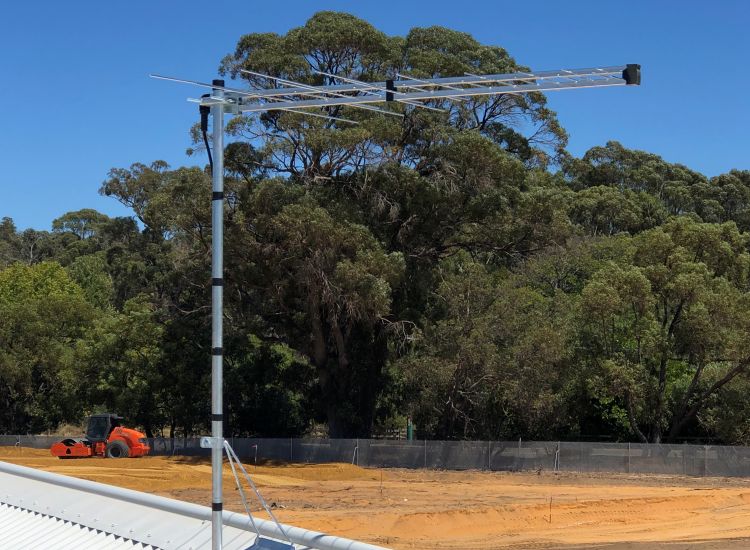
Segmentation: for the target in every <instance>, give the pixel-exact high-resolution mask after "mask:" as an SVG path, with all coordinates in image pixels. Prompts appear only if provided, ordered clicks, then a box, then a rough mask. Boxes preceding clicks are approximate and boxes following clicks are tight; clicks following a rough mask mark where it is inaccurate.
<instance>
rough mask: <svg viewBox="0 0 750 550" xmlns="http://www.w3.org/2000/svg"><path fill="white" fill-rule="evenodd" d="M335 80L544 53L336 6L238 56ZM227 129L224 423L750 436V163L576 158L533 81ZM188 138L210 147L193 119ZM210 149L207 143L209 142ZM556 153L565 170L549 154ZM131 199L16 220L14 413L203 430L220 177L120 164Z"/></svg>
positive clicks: (614, 153)
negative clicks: (214, 209)
mask: <svg viewBox="0 0 750 550" xmlns="http://www.w3.org/2000/svg"><path fill="white" fill-rule="evenodd" d="M243 69H250V70H256V71H259V72H264V73H268V74H271V75H275V76H280V77H283V78H291V79H294V80H300V81H303V82H308V83H313V84H321V83H332V82H333V81H332V80H331V79H330V78H329V77H324V76H322V75H321V74H319V73H318V72H316V71H324V72H329V73H337V74H342V75H348V76H350V77H352V78H357V79H361V80H365V81H380V80H383V79H386V78H393V77H395V76H396V74H397V73H405V74H411V75H414V76H415V77H418V78H428V77H439V76H453V75H456V74H462V73H464V72H471V73H479V74H481V73H497V72H511V71H516V70H524V67H523V66H522V65H520V64H518V63H517V62H516V61H515V60H514V59H513V58H512V57H511V56H510V55H509V53H508V52H507V51H506V50H504V49H503V48H501V47H498V46H487V45H483V44H480V43H479V42H477V41H476V40H475V39H474V38H473V37H472V36H470V35H468V34H466V33H462V32H458V31H455V30H451V29H447V28H443V27H427V28H414V29H411V30H410V31H409V32H408V33H407V34H406V36H388V35H386V34H385V33H383V32H381V31H379V30H378V29H376V28H374V27H373V26H372V25H370V24H369V23H367V22H365V21H363V20H361V19H358V18H357V17H355V16H352V15H348V14H342V13H336V12H328V11H324V12H320V13H317V14H315V15H314V16H313V17H312V18H311V19H310V20H308V21H307V22H306V23H305V24H304V25H302V26H301V27H298V28H295V29H291V30H289V32H287V33H286V34H283V35H279V34H272V33H263V34H248V35H245V36H242V37H241V38H240V39H239V41H238V43H237V47H236V49H235V51H234V52H233V53H232V54H230V55H228V56H226V57H225V58H224V59H223V60H222V62H221V66H220V70H221V71H222V72H223V73H225V74H228V75H229V76H232V77H237V78H240V79H243V80H245V81H247V82H248V83H250V84H252V85H257V86H266V85H267V82H266V81H265V80H264V81H261V80H260V79H258V78H256V77H253V76H250V75H249V74H247V73H242V72H241V71H242V70H243ZM429 104H430V105H431V106H434V107H439V108H442V109H443V111H442V112H434V111H427V110H421V109H414V108H412V107H410V106H406V105H403V104H395V105H391V106H389V108H390V109H393V110H395V111H398V112H400V113H401V114H403V115H404V117H403V119H400V118H397V117H390V116H388V117H386V116H381V115H379V114H375V113H372V112H371V111H362V110H356V109H352V108H350V107H335V108H330V109H329V110H328V112H329V114H331V115H332V116H344V117H346V118H350V119H353V120H356V121H357V122H359V123H360V124H358V125H349V124H347V125H341V124H339V123H337V122H336V121H332V120H322V119H319V118H310V117H306V116H304V115H301V114H299V113H289V112H280V111H277V112H270V113H266V114H263V115H257V116H242V117H236V118H234V119H233V120H232V121H230V122H229V123H228V124H227V134H228V138H229V139H228V141H229V144H228V145H227V147H226V149H225V151H224V153H225V159H226V174H225V175H226V184H225V197H226V200H225V204H224V214H225V219H226V226H225V234H224V243H225V287H224V288H225V294H224V296H225V313H224V318H223V321H224V338H225V340H224V342H225V343H224V348H225V386H226V392H225V406H226V411H225V413H226V417H227V419H228V424H227V433H228V435H259V436H261V435H262V436H281V435H284V436H294V435H301V434H304V433H305V432H307V431H308V430H310V429H311V427H312V426H320V425H321V424H322V425H325V426H326V428H327V430H328V435H329V436H331V437H340V436H348V437H356V436H368V435H371V434H372V433H373V431H374V430H378V429H387V428H388V427H394V426H403V424H404V422H405V418H406V417H407V416H408V417H411V418H412V419H413V420H414V422H415V425H416V428H417V432H418V436H419V437H441V438H449V439H459V438H495V439H505V438H511V439H515V438H517V437H522V438H524V439H530V438H558V439H559V438H568V437H570V438H577V437H610V438H614V439H622V440H624V439H634V440H636V439H637V440H641V441H645V440H651V441H662V440H680V439H681V438H683V437H704V438H709V437H710V438H714V439H719V440H721V441H724V442H728V443H747V442H748V441H750V436H748V434H750V426H749V425H748V422H747V421H746V420H745V417H746V416H747V412H748V411H749V410H750V400H748V398H747V395H748V393H747V389H748V388H747V386H748V369H749V368H750V344H748V339H747V334H748V333H750V315H747V312H748V311H749V310H750V293H749V292H748V291H749V290H750V288H749V287H748V282H749V281H748V275H749V272H750V255H749V254H748V245H749V244H750V242H749V241H748V234H747V233H746V232H747V231H748V229H750V225H749V224H750V172H747V171H738V170H733V171H730V172H729V173H727V174H722V175H720V176H716V177H714V178H710V179H708V178H706V177H704V176H703V175H701V174H698V173H696V172H694V171H692V170H690V169H688V168H687V167H685V166H682V165H677V164H671V163H668V162H666V161H664V160H663V159H661V158H660V157H658V156H657V155H654V154H651V153H647V152H643V151H633V150H629V149H626V148H625V147H623V146H622V145H620V144H619V143H616V142H609V143H607V144H606V145H604V146H601V147H594V148H592V149H591V150H590V151H588V152H587V153H586V154H585V155H584V156H583V157H582V158H580V159H576V158H572V157H570V155H568V154H567V153H566V152H565V151H564V147H565V143H566V140H567V135H566V134H565V131H564V130H563V129H562V128H561V127H560V125H559V123H558V121H557V119H556V116H555V113H553V112H552V111H550V110H549V109H548V108H547V106H546V99H545V97H544V96H543V95H540V94H528V95H520V94H515V95H505V96H495V97H476V98H473V99H466V100H465V101H460V102H448V101H443V100H434V101H431V102H429ZM192 134H193V138H194V140H197V139H199V134H198V132H197V131H196V128H193V129H192ZM201 148H202V144H201V143H197V144H196V147H195V150H191V153H195V152H198V151H200V150H201ZM556 164H557V165H558V166H559V167H560V170H559V171H557V172H554V171H552V170H551V169H550V167H554V166H555V165H556ZM100 192H101V193H102V194H103V195H106V196H110V197H113V198H115V199H116V200H118V201H120V202H121V203H122V204H124V205H126V206H127V207H129V208H130V209H131V210H132V213H133V217H132V218H131V217H125V218H109V217H108V216H105V215H103V214H101V213H99V212H96V211H94V210H90V209H82V210H78V211H74V212H68V213H65V214H63V215H62V216H60V217H59V218H57V219H56V220H54V221H53V222H52V230H51V231H36V230H33V229H27V230H25V231H21V232H19V231H18V230H17V228H16V227H15V225H14V223H13V220H11V219H10V218H2V220H0V430H3V431H17V432H23V431H27V430H31V431H40V430H44V429H50V428H54V427H55V426H56V425H57V424H58V423H60V422H77V421H80V420H81V419H82V417H83V416H84V415H85V414H88V413H90V412H92V411H98V410H104V409H107V410H112V411H114V412H118V413H120V414H122V415H124V416H126V417H127V419H128V421H129V422H130V423H131V424H135V425H139V426H141V427H142V428H143V429H144V430H146V432H147V433H148V434H149V435H156V434H165V435H185V436H190V435H195V434H198V433H201V432H205V431H207V430H208V429H209V428H210V422H209V418H210V407H209V402H210V397H209V396H210V347H211V342H210V337H209V336H210V307H209V303H210V299H211V294H210V293H211V285H210V280H211V274H210V250H211V238H212V234H211V230H212V228H211V206H210V204H211V201H210V197H211V184H210V177H209V173H208V171H207V170H206V169H205V168H200V167H180V168H176V169H172V168H170V167H169V166H168V165H167V164H166V163H165V162H163V161H155V162H153V163H150V164H145V163H134V164H132V165H131V166H130V167H129V168H113V169H112V170H111V171H110V172H109V174H108V175H107V177H106V179H105V181H104V182H103V183H102V186H101V190H100Z"/></svg>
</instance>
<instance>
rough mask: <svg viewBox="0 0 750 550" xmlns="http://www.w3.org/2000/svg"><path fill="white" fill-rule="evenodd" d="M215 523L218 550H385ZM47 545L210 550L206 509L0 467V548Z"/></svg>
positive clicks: (262, 526) (288, 529)
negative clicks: (219, 538) (220, 528)
mask: <svg viewBox="0 0 750 550" xmlns="http://www.w3.org/2000/svg"><path fill="white" fill-rule="evenodd" d="M222 521H223V524H224V527H223V531H222V543H223V544H222V547H223V550H249V549H250V548H252V549H253V550H290V549H294V550H305V549H313V548H315V549H320V550H384V549H383V548H381V547H379V546H374V545H371V544H367V543H363V542H358V541H353V540H349V539H345V538H341V537H336V536H333V535H326V534H323V533H317V532H315V531H309V530H307V529H301V528H299V527H294V526H291V525H277V524H276V523H274V522H271V521H268V520H263V519H261V518H255V520H254V524H255V526H257V529H258V531H259V532H260V534H261V537H258V536H257V535H256V528H255V527H253V525H252V521H251V520H250V518H248V517H247V516H246V515H243V514H237V513H234V512H229V511H225V512H224V513H223V514H222ZM284 540H290V541H293V542H294V544H293V545H291V544H290V543H289V542H283V541H284ZM48 548H55V549H61V550H63V549H67V548H70V549H75V550H80V549H81V548H96V549H113V550H120V549H126V548H127V549H129V548H140V549H143V550H210V549H211V509H210V508H207V507H205V506H199V505H197V504H191V503H189V502H182V501H180V500H174V499H170V498H165V497H160V496H156V495H151V494H148V493H141V492H138V491H132V490H130V489H123V488H120V487H115V486H112V485H105V484H103V483H95V482H93V481H87V480H84V479H77V478H73V477H68V476H63V475H59V474H53V473H50V472H44V471H41V470H35V469H33V468H26V467H24V466H17V465H15V464H9V463H7V462H0V549H2V550H16V549H18V550H36V549H39V550H41V549H45V550H46V549H48Z"/></svg>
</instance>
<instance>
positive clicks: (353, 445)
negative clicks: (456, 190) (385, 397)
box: [0, 435, 750, 477]
mask: <svg viewBox="0 0 750 550" xmlns="http://www.w3.org/2000/svg"><path fill="white" fill-rule="evenodd" d="M60 439H62V438H61V437H60V436H46V435H0V446H4V447H13V446H15V447H18V448H19V452H22V451H21V449H23V448H36V449H48V448H49V447H50V446H51V445H52V444H53V443H54V442H56V441H59V440H60ZM148 441H149V445H150V446H151V454H152V455H157V456H205V457H208V456H209V455H210V450H209V449H203V448H201V446H200V439H199V438H163V437H157V438H151V439H149V440H148ZM227 441H228V442H229V444H230V445H231V446H232V448H233V449H234V450H235V452H236V453H237V455H238V456H240V457H241V458H242V459H243V461H245V462H247V463H253V462H257V461H278V462H297V463H325V462H345V463H350V464H355V465H358V466H363V467H374V468H434V469H443V470H490V471H530V470H537V471H567V472H571V471H572V472H581V473H595V472H607V473H631V474H668V475H687V476H719V477H750V447H723V446H714V445H655V444H641V443H592V442H569V441H562V442H550V441H520V440H519V441H425V440H419V441H408V440H403V439H400V440H388V439H305V438H228V439H227Z"/></svg>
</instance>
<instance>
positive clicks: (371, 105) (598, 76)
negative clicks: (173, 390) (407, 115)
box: [149, 64, 641, 550]
mask: <svg viewBox="0 0 750 550" xmlns="http://www.w3.org/2000/svg"><path fill="white" fill-rule="evenodd" d="M241 72H243V73H245V74H248V75H251V76H255V77H256V78H263V79H266V80H268V81H271V82H275V83H276V84H277V85H279V87H273V88H254V89H250V90H242V89H239V88H234V87H228V86H225V84H224V81H223V80H213V81H212V82H211V83H210V84H209V83H206V82H200V81H196V80H186V79H181V78H173V77H170V76H163V75H158V74H151V75H149V76H151V77H152V78H156V79H160V80H168V81H171V82H179V83H183V84H190V85H193V86H197V87H201V88H207V89H210V90H211V93H209V94H206V95H204V96H203V97H201V98H200V99H192V98H191V99H188V101H193V102H196V103H198V104H199V105H200V107H199V110H200V113H201V130H202V132H203V138H204V141H205V142H206V149H207V151H208V155H209V162H210V164H211V173H212V191H213V192H212V196H211V201H212V202H211V206H212V210H211V227H212V238H211V440H212V444H211V445H210V447H211V475H212V490H211V509H212V514H211V527H212V531H211V532H212V550H221V549H222V539H221V528H222V507H223V505H222V477H221V475H222V462H223V441H224V435H223V432H224V424H223V422H224V417H223V372H222V370H223V353H224V349H223V325H222V321H223V318H222V313H223V290H224V278H223V276H224V267H223V262H224V249H223V244H224V210H223V206H224V115H241V114H243V113H264V112H270V111H282V112H293V113H299V114H301V115H305V116H312V117H316V118H324V119H327V120H332V121H336V122H342V123H346V124H358V122H357V121H355V120H351V119H347V118H343V117H340V116H332V115H331V114H330V112H329V111H326V110H325V109H327V108H328V107H336V106H347V107H353V108H358V109H363V110H366V111H372V112H376V113H380V114H383V115H389V116H403V114H401V113H398V112H394V111H390V110H388V109H385V108H383V107H384V106H385V107H388V106H389V105H393V104H400V105H404V106H407V107H414V108H418V109H428V110H433V111H443V109H441V108H439V107H436V106H434V105H429V104H428V103H429V102H431V101H433V102H434V101H438V100H439V101H443V100H447V101H465V100H468V99H471V98H474V97H482V96H499V95H505V94H511V95H516V94H527V93H531V92H551V91H556V90H571V89H578V88H605V87H612V86H630V85H640V83H641V66H640V65H637V64H628V65H617V66H612V67H602V68H587V69H569V70H568V69H563V70H553V71H538V72H525V71H522V72H515V73H508V74H485V75H481V74H472V73H464V74H463V75H461V76H454V77H447V78H430V79H421V78H415V77H412V76H408V75H404V74H398V75H397V77H398V78H397V79H395V80H394V79H388V80H384V81H381V82H364V81H360V80H355V79H353V78H348V77H345V76H340V75H336V74H330V73H324V72H321V71H315V72H316V73H317V74H319V75H322V76H325V77H327V78H328V79H330V80H331V81H333V82H338V83H337V84H329V85H323V86H313V85H309V84H303V83H301V82H296V81H293V80H289V79H284V78H278V77H273V76H270V75H264V74H262V73H256V72H253V71H244V70H243V71H241ZM311 109H315V110H314V111H311ZM321 109H323V112H321ZM209 113H210V115H211V118H212V121H213V132H212V147H211V148H209V147H208V137H207V132H208V115H209ZM212 149H213V152H214V158H213V159H212V158H211V150H212Z"/></svg>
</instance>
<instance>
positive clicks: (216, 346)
mask: <svg viewBox="0 0 750 550" xmlns="http://www.w3.org/2000/svg"><path fill="white" fill-rule="evenodd" d="M213 84H214V85H216V86H222V87H223V86H224V81H223V80H214V81H213ZM211 95H212V97H215V98H223V97H224V91H223V90H222V89H220V88H215V89H214V90H213V93H212V94H211ZM211 118H212V121H213V153H214V154H213V157H214V158H213V173H212V174H211V182H212V191H213V192H212V194H211V436H212V438H213V445H211V548H212V550H222V542H221V534H222V533H221V532H222V517H221V516H222V476H221V474H222V465H223V460H222V459H223V453H224V446H223V444H222V443H223V437H224V433H223V432H224V429H223V428H224V425H223V420H224V418H223V416H222V415H223V406H224V405H223V401H224V399H223V395H222V394H223V373H222V369H223V359H224V350H223V345H224V344H223V332H222V329H223V326H222V321H223V299H224V106H223V104H222V103H220V102H217V103H215V104H214V105H212V106H211Z"/></svg>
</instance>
